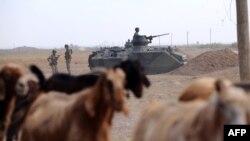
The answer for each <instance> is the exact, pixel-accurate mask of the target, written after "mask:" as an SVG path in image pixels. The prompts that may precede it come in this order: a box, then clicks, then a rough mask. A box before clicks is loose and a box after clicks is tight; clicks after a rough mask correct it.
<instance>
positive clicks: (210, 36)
mask: <svg viewBox="0 0 250 141" xmlns="http://www.w3.org/2000/svg"><path fill="white" fill-rule="evenodd" d="M210 47H212V29H211V28H210Z"/></svg>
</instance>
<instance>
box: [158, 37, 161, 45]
mask: <svg viewBox="0 0 250 141" xmlns="http://www.w3.org/2000/svg"><path fill="white" fill-rule="evenodd" d="M158 38H159V47H160V46H161V37H158Z"/></svg>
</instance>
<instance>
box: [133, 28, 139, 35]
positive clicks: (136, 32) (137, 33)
mask: <svg viewBox="0 0 250 141" xmlns="http://www.w3.org/2000/svg"><path fill="white" fill-rule="evenodd" d="M136 36H139V27H136V28H135V34H134V37H136Z"/></svg>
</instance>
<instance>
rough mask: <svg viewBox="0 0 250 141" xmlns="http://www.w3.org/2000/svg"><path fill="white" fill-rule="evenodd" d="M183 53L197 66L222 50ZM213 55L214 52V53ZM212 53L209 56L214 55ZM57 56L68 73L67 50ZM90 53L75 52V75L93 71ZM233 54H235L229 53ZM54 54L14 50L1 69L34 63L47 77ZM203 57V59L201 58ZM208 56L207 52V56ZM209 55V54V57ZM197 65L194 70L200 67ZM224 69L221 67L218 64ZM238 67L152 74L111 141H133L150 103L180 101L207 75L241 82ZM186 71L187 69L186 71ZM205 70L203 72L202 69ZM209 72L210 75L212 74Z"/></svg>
mask: <svg viewBox="0 0 250 141" xmlns="http://www.w3.org/2000/svg"><path fill="white" fill-rule="evenodd" d="M179 50H180V51H182V52H184V53H186V54H187V55H188V57H189V59H192V58H195V57H196V58H198V59H194V60H195V61H194V62H195V63H196V64H199V62H197V61H199V60H203V59H199V58H200V57H201V58H202V56H204V54H203V55H201V54H202V53H204V52H207V51H214V50H218V49H213V48H180V49H179ZM225 52H226V53H227V52H228V51H227V50H222V52H220V51H219V54H218V55H215V57H220V56H221V55H222V56H224V53H225ZM210 53H211V54H213V52H210ZM210 53H209V52H208V54H210ZM57 54H59V55H60V54H61V55H62V56H61V57H60V60H59V63H58V69H59V71H60V72H66V67H65V62H64V58H63V54H64V51H63V50H59V51H58V53H57ZM88 54H89V53H88V52H86V51H80V50H77V51H73V59H72V64H71V68H72V73H73V74H76V75H77V74H83V73H87V72H89V69H88V64H87V57H88ZM229 54H231V53H229ZM49 55H50V50H32V51H25V52H23V51H20V50H14V51H13V50H12V51H4V50H1V51H0V68H1V67H2V66H3V65H4V64H6V63H10V62H12V63H18V64H20V65H23V66H24V68H25V69H26V71H27V72H28V69H27V68H28V66H29V65H30V64H36V65H38V66H39V67H40V68H41V69H42V70H43V71H44V72H45V73H46V76H47V77H48V76H50V75H51V69H50V67H49V65H48V62H47V57H48V56H49ZM199 55H200V57H199ZM205 56H206V53H205ZM208 56H209V55H208ZM211 56H212V57H210V59H209V60H204V61H205V62H209V63H211V64H213V63H214V64H220V61H222V59H219V60H216V61H215V62H213V61H212V59H214V56H213V55H211ZM222 58H223V59H224V60H228V61H230V62H231V61H235V60H236V58H234V59H235V60H234V59H233V58H232V57H231V56H230V57H225V56H224V57H222ZM195 66H197V65H194V66H193V67H194V68H196V67H195ZM218 66H220V65H218ZM231 66H235V65H228V66H227V67H225V68H224V69H223V68H220V70H219V71H217V70H214V71H213V72H210V71H206V70H205V71H206V73H205V74H203V73H202V75H200V74H201V73H199V74H193V76H190V75H177V74H160V75H150V76H148V77H149V79H150V80H151V83H152V86H151V87H150V88H149V89H145V91H144V95H143V97H142V98H141V99H136V98H134V97H133V95H131V97H130V98H129V99H128V100H127V101H126V102H127V106H128V108H129V116H128V117H125V116H124V115H121V114H117V115H115V118H114V120H113V126H112V131H111V140H113V141H117V140H119V141H131V139H132V136H133V133H134V130H135V127H136V125H137V123H138V120H139V118H140V115H141V114H142V111H143V109H144V108H145V107H146V106H148V105H149V104H150V101H152V100H156V101H176V100H177V98H178V96H179V95H180V93H181V91H182V89H183V88H184V87H186V85H187V84H188V83H189V82H190V81H192V80H194V79H197V78H199V77H203V76H213V77H221V78H227V79H230V80H234V81H238V79H239V72H238V67H231ZM182 69H184V67H183V68H182ZM199 71H201V70H199ZM208 72H209V73H208Z"/></svg>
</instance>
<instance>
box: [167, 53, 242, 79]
mask: <svg viewBox="0 0 250 141" xmlns="http://www.w3.org/2000/svg"><path fill="white" fill-rule="evenodd" d="M238 65H239V60H238V55H237V54H236V53H234V52H233V51H232V50H231V49H222V50H215V51H208V52H205V53H202V54H200V55H198V56H197V57H195V58H192V59H191V60H190V61H188V63H187V64H186V65H184V66H182V67H180V68H178V69H176V70H174V71H173V72H171V73H170V74H179V75H201V74H206V73H209V72H214V71H218V70H223V69H226V68H230V67H235V66H238Z"/></svg>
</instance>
